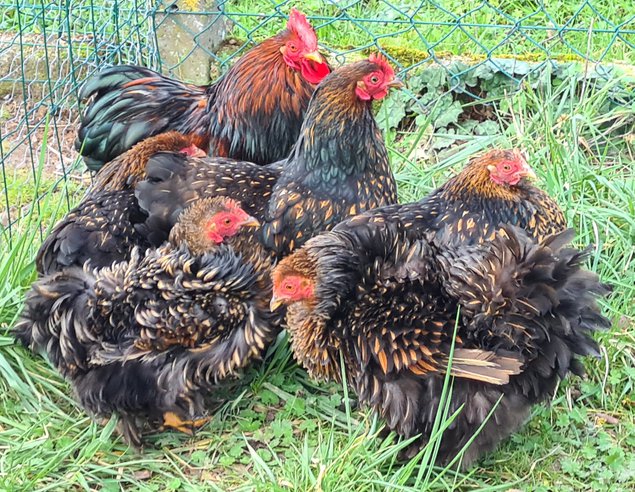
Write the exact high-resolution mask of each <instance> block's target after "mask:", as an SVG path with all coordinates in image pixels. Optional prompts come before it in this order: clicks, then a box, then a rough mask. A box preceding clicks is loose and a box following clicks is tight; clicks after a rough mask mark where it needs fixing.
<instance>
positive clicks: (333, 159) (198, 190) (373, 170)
mask: <svg viewBox="0 0 635 492" xmlns="http://www.w3.org/2000/svg"><path fill="white" fill-rule="evenodd" d="M400 85H401V82H400V81H399V80H398V79H396V78H395V74H394V71H393V69H392V67H391V66H390V64H389V63H388V62H387V61H386V59H385V58H384V57H383V56H381V55H375V54H373V55H371V56H370V57H369V59H368V60H363V61H359V62H356V63H353V64H350V65H347V66H344V67H342V68H339V69H337V70H335V71H334V72H333V73H331V74H330V75H329V76H328V77H326V78H325V79H324V81H323V82H322V83H321V84H320V85H319V87H318V88H317V89H316V91H315V94H314V95H313V98H312V99H311V102H310V103H309V107H308V109H307V112H306V117H305V119H304V122H303V124H302V129H301V130H300V136H299V138H298V140H297V142H296V144H295V146H294V148H293V151H292V152H291V155H290V156H289V158H288V159H287V160H286V161H284V162H279V163H276V164H274V165H270V166H258V165H256V164H253V163H247V162H237V161H231V160H228V159H222V158H191V157H187V156H183V155H178V154H174V153H166V152H163V153H159V154H157V155H156V156H154V157H153V158H151V159H150V161H149V162H148V166H147V169H146V174H147V179H146V180H144V181H142V182H141V183H139V184H138V185H137V197H138V199H139V204H140V205H141V207H142V208H143V209H144V210H145V211H147V212H148V213H149V215H150V218H149V219H148V223H149V224H150V225H149V227H150V228H152V229H157V228H159V229H160V228H161V227H167V228H169V227H170V226H171V224H172V223H173V222H174V220H175V218H176V217H177V216H178V213H179V212H180V210H181V209H182V207H185V206H187V205H188V204H189V203H190V202H191V201H192V200H196V199H198V198H201V197H209V196H219V195H223V196H229V197H232V198H234V199H236V200H239V201H240V202H241V203H242V205H243V206H244V207H245V210H247V211H248V212H249V213H250V214H252V215H254V216H255V217H257V218H258V220H260V221H261V222H262V228H261V240H262V243H263V244H264V245H265V246H266V247H267V249H269V250H270V251H272V252H273V253H274V254H276V255H278V256H279V257H280V256H284V255H285V254H287V253H288V252H289V251H292V250H293V249H294V248H296V247H298V246H300V245H301V244H303V243H304V242H305V241H306V240H307V239H309V238H310V237H312V236H314V235H315V234H317V233H319V232H321V231H323V230H328V229H331V228H332V227H334V226H335V225H336V224H337V223H339V222H340V221H341V220H343V219H345V218H347V217H350V216H353V215H355V214H357V213H360V212H363V211H365V210H369V209H372V208H374V207H379V206H382V205H389V204H393V203H396V201H397V193H396V184H395V179H394V176H393V174H392V171H391V169H390V164H389V162H388V154H387V151H386V147H385V145H384V142H383V138H382V135H381V132H380V130H379V128H378V126H377V123H376V122H375V119H374V117H373V114H372V107H371V104H372V102H373V101H376V100H381V99H382V98H384V97H385V96H386V94H387V93H388V91H389V90H390V88H391V87H395V86H400Z"/></svg>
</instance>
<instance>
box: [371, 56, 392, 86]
mask: <svg viewBox="0 0 635 492" xmlns="http://www.w3.org/2000/svg"><path fill="white" fill-rule="evenodd" d="M368 61H369V62H371V63H374V64H375V65H379V66H380V67H381V70H382V72H384V74H386V78H387V79H389V80H390V79H392V78H394V76H395V71H394V70H393V68H392V67H391V66H390V63H388V59H387V58H386V57H385V56H384V55H382V54H381V53H372V54H371V55H370V56H369V57H368Z"/></svg>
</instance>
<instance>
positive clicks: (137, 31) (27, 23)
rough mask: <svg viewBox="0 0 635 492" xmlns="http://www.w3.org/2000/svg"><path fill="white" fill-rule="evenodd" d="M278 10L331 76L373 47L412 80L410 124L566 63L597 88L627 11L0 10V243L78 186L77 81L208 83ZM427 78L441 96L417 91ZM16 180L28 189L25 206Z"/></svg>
mask: <svg viewBox="0 0 635 492" xmlns="http://www.w3.org/2000/svg"><path fill="white" fill-rule="evenodd" d="M292 6H296V7H298V8H300V9H301V10H303V11H304V12H305V13H306V14H307V15H308V17H309V19H310V21H311V22H312V24H313V25H314V26H315V27H316V29H317V32H318V37H319V39H320V44H321V47H322V48H323V50H324V52H326V53H327V54H328V55H329V56H330V58H331V60H332V61H333V62H334V63H335V64H336V65H337V64H338V63H343V62H345V61H346V60H347V59H350V58H352V57H355V56H363V55H365V54H367V53H368V52H370V51H375V50H377V49H381V50H382V51H383V52H384V53H385V54H386V55H387V56H388V57H389V58H390V59H391V60H392V62H393V63H394V64H395V65H396V66H397V67H398V70H399V72H401V75H405V76H406V79H409V78H410V79H414V78H415V77H419V79H418V85H416V87H417V88H416V90H411V91H410V93H407V94H406V96H400V97H406V98H408V99H409V101H408V104H409V105H410V106H409V108H411V109H412V108H415V106H416V108H415V109H414V111H415V112H417V111H419V112H425V111H426V108H429V107H431V105H432V103H436V102H438V99H439V97H441V96H443V95H447V94H450V93H452V94H454V95H456V94H460V95H462V96H463V97H468V98H472V99H479V98H489V99H491V97H492V95H493V94H496V93H497V91H496V87H498V93H499V94H501V93H502V90H501V89H500V87H499V86H502V87H503V90H504V91H509V90H514V89H516V88H518V87H519V86H520V85H521V84H522V83H523V81H531V80H533V79H537V78H540V77H544V73H545V70H546V69H548V70H549V73H551V74H552V73H555V72H557V71H558V70H564V69H563V67H566V66H567V65H568V64H569V63H571V62H578V63H580V64H581V65H583V66H584V67H585V70H587V71H588V70H589V67H591V69H592V72H593V74H594V76H595V77H596V78H599V79H602V78H606V79H608V78H610V77H611V76H612V75H613V73H614V72H615V71H616V70H618V69H619V70H625V71H627V72H628V71H629V70H631V71H632V70H633V69H632V65H634V64H635V13H634V11H633V8H632V5H631V4H630V2H629V1H624V2H623V3H620V2H619V1H614V0H593V1H580V0H572V1H569V2H567V1H553V2H541V1H532V0H515V1H514V0H512V1H505V0H497V1H482V2H466V1H464V0H448V1H440V0H439V1H415V0H401V1H397V0H393V1H392V2H390V1H381V0H332V1H315V0H309V1H304V2H298V1H296V2H286V1H285V2H275V1H268V0H229V1H223V0H217V1H215V0H179V1H170V0H158V1H148V0H145V1H144V0H114V1H113V0H109V1H107V0H74V1H71V0H57V1H54V2H53V1H45V0H39V1H35V0H15V1H13V2H9V1H7V0H0V160H1V163H2V170H1V171H2V175H1V176H0V180H1V182H2V186H3V189H4V193H3V196H2V197H0V199H1V202H0V228H1V230H2V238H3V240H5V239H6V240H9V241H10V240H11V239H12V237H13V235H14V234H15V229H16V223H19V220H20V218H21V217H23V216H24V215H25V211H26V210H27V209H28V207H29V206H30V204H31V203H32V202H33V201H34V199H35V203H36V205H38V204H39V199H40V198H41V197H42V196H43V194H44V193H45V192H46V191H47V190H51V189H55V188H56V187H57V189H60V190H62V192H63V193H64V195H65V200H66V204H67V206H70V205H71V204H72V203H74V202H75V201H77V199H78V197H79V196H81V192H82V190H83V188H84V185H85V184H87V183H88V181H87V180H86V178H87V175H86V174H85V173H83V172H82V171H83V166H82V165H80V164H79V163H78V161H77V156H76V153H75V152H74V150H73V141H74V138H75V130H76V126H77V121H78V115H79V111H80V109H81V102H80V101H79V99H78V90H79V87H80V86H81V84H82V82H83V81H84V79H85V78H86V77H88V76H90V75H91V74H94V73H96V72H97V71H99V70H100V69H101V68H103V67H105V66H108V65H112V64H119V63H134V64H140V65H145V66H149V67H151V68H155V69H158V70H161V71H163V72H164V73H167V74H170V75H172V76H175V77H177V78H181V79H184V80H188V81H191V82H196V83H209V82H210V81H211V80H213V79H215V78H216V77H218V76H219V75H220V74H221V73H222V72H223V71H224V70H226V68H227V67H228V66H229V65H231V64H232V63H233V62H234V61H235V59H236V58H237V57H239V56H240V55H241V54H242V53H244V51H245V50H247V49H248V48H249V47H250V46H251V45H253V43H256V42H259V41H261V40H263V39H265V38H267V37H269V36H270V35H272V34H274V33H276V32H278V31H279V30H280V29H281V28H282V27H283V26H284V23H285V22H286V15H287V13H288V11H289V9H290V8H291V7H292ZM616 67H617V68H616ZM429 69H434V70H433V72H432V73H433V75H426V76H424V75H421V74H422V73H424V72H425V71H426V70H429ZM426 77H428V78H426ZM430 77H433V78H434V77H436V79H438V80H437V82H439V80H440V83H438V84H437V86H438V87H441V88H442V89H441V91H438V90H437V91H435V92H434V93H432V92H431V91H430V90H429V89H428V90H427V91H426V90H425V89H423V90H419V87H425V86H426V84H428V87H429V83H428V82H426V81H427V80H428V79H429V78H430ZM479 78H480V79H479ZM492 79H494V82H492ZM479 80H481V81H483V80H487V81H489V82H488V84H481V83H479ZM632 96H633V91H632V86H630V87H627V88H626V89H625V90H624V91H618V92H616V94H615V101H616V104H630V103H632V101H633V97H632ZM417 108H418V109H417ZM43 142H46V148H44V149H42V144H43ZM40 173H42V176H44V178H43V179H42V180H39V179H38V178H37V177H38V176H39V175H40ZM29 180H31V182H32V183H33V186H35V184H36V183H37V184H38V185H39V186H40V188H41V190H40V191H37V190H36V192H35V196H34V195H33V191H32V189H30V188H29V186H28V184H29ZM43 183H46V185H47V186H48V188H46V187H45V186H44V185H43ZM42 213H44V212H42Z"/></svg>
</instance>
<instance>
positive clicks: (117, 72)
mask: <svg viewBox="0 0 635 492" xmlns="http://www.w3.org/2000/svg"><path fill="white" fill-rule="evenodd" d="M209 89H210V88H209V87H206V86H196V85H191V84H184V83H181V82H178V81H176V80H172V79H169V78H167V77H164V76H163V75H161V74H160V73H158V72H155V71H153V70H149V69H147V68H143V67H138V66H134V65H121V66H115V67H111V68H107V69H106V70H104V71H102V72H101V73H99V74H97V75H95V76H94V77H93V78H91V79H89V80H88V81H87V82H86V83H85V84H84V86H83V87H82V89H81V92H80V97H81V98H82V99H88V98H90V97H93V99H92V100H91V102H90V103H89V105H88V107H87V108H86V110H85V111H84V114H83V116H82V121H81V126H80V128H79V130H78V133H77V139H76V141H75V148H76V149H77V150H78V151H80V152H81V154H82V155H83V156H84V160H85V162H86V165H87V166H88V168H89V169H91V170H94V171H96V170H99V169H100V168H101V167H102V166H103V165H104V164H105V163H106V162H109V161H111V160H112V159H114V158H115V157H117V156H119V155H120V154H123V153H124V152H125V151H126V150H128V149H129V148H130V147H132V146H133V145H134V144H135V143H137V142H139V141H141V140H144V139H146V138H148V137H151V136H153V135H157V134H159V133H163V132H166V131H169V130H177V131H179V132H181V133H183V134H190V133H197V134H201V135H204V134H207V133H208V131H209V115H208V112H207V105H208V102H209V101H208V100H209V97H210V91H209Z"/></svg>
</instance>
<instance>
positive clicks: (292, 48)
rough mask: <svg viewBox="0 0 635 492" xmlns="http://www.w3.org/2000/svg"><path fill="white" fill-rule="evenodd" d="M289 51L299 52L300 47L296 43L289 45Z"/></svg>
mask: <svg viewBox="0 0 635 492" xmlns="http://www.w3.org/2000/svg"><path fill="white" fill-rule="evenodd" d="M289 49H290V50H291V51H298V47H297V46H296V45H295V44H294V43H290V44H289Z"/></svg>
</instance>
